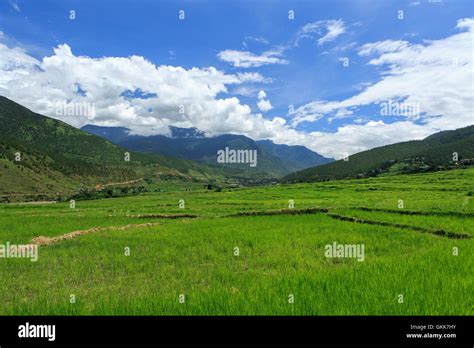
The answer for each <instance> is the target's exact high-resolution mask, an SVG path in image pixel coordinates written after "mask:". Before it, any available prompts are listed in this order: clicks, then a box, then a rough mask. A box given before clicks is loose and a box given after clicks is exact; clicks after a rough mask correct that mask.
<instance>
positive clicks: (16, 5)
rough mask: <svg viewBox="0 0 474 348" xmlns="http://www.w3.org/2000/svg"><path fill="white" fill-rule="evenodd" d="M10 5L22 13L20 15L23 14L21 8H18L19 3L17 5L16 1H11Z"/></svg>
mask: <svg viewBox="0 0 474 348" xmlns="http://www.w3.org/2000/svg"><path fill="white" fill-rule="evenodd" d="M10 5H11V6H12V7H13V9H14V10H15V11H16V12H20V13H21V9H20V6H18V3H17V2H16V1H15V0H10Z"/></svg>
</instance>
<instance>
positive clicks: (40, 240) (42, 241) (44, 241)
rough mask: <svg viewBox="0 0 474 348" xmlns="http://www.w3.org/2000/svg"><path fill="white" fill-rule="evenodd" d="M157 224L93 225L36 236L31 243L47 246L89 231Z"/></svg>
mask: <svg viewBox="0 0 474 348" xmlns="http://www.w3.org/2000/svg"><path fill="white" fill-rule="evenodd" d="M157 225H159V223H158V222H150V223H145V224H130V225H125V226H107V227H92V228H89V229H87V230H78V231H73V232H69V233H66V234H62V235H60V236H56V237H45V236H39V237H35V238H33V239H32V240H31V244H33V245H39V246H47V245H51V244H55V243H59V242H62V241H63V240H68V239H73V238H76V237H78V236H82V235H85V234H89V233H95V232H103V231H113V230H116V231H124V230H129V229H131V228H143V227H153V226H157Z"/></svg>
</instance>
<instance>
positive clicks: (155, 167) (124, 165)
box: [0, 96, 223, 194]
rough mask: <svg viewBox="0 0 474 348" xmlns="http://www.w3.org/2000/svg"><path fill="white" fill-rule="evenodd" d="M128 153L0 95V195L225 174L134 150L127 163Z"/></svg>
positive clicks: (189, 162) (101, 139)
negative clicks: (110, 183)
mask: <svg viewBox="0 0 474 348" xmlns="http://www.w3.org/2000/svg"><path fill="white" fill-rule="evenodd" d="M125 152H127V150H125V149H123V148H121V147H119V146H117V145H114V144H112V143H111V142H109V141H107V140H105V139H103V138H100V137H98V136H95V135H92V134H90V133H87V132H83V131H81V130H79V129H76V128H74V127H72V126H70V125H68V124H66V123H64V122H61V121H58V120H55V119H52V118H49V117H46V116H43V115H40V114H36V113H34V112H32V111H30V110H28V109H27V108H25V107H23V106H21V105H19V104H17V103H15V102H13V101H11V100H9V99H8V98H5V97H2V96H0V193H9V194H16V193H40V192H45V193H49V192H56V191H58V192H64V193H70V192H74V191H75V190H77V189H78V188H79V187H84V186H87V187H91V186H92V187H93V186H95V185H97V184H104V183H109V182H126V181H129V180H135V179H138V178H152V179H155V180H159V179H162V178H169V177H177V178H180V179H185V180H191V179H194V180H196V179H199V180H207V179H210V178H214V179H216V178H222V177H223V174H222V173H221V172H219V171H218V170H216V169H213V168H210V167H209V166H205V165H202V164H199V163H194V162H192V161H188V160H183V159H174V158H168V157H166V156H162V155H158V154H142V153H130V161H126V160H125ZM18 155H19V157H18ZM18 159H19V160H18Z"/></svg>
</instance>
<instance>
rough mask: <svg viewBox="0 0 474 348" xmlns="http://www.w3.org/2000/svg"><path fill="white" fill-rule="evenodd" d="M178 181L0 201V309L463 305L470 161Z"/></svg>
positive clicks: (354, 311) (341, 309)
mask: <svg viewBox="0 0 474 348" xmlns="http://www.w3.org/2000/svg"><path fill="white" fill-rule="evenodd" d="M186 189H187V187H186V184H185V183H183V184H182V185H174V186H173V188H172V189H170V190H166V192H154V193H146V194H142V195H139V196H131V197H122V198H110V199H102V200H92V201H77V202H76V205H75V208H70V204H69V203H68V202H66V203H54V204H8V205H7V204H2V205H0V244H5V243H7V242H9V243H10V244H36V245H39V251H38V260H37V261H36V262H32V261H31V260H30V259H27V258H0V280H1V281H0V315H473V314H474V267H473V266H474V257H473V256H474V253H473V252H474V240H473V238H471V236H472V235H474V203H473V198H474V168H470V169H464V170H452V171H445V172H437V173H428V174H416V175H409V176H403V175H401V176H386V177H379V178H371V179H359V180H348V181H331V182H324V183H307V184H292V185H273V186H262V187H253V188H240V189H224V190H222V192H215V191H210V190H205V189H204V188H200V187H199V186H196V185H194V186H193V187H192V189H191V191H189V190H186ZM180 200H183V201H184V202H183V201H181V207H180ZM183 203H184V207H183ZM292 203H293V204H294V206H293V205H292ZM40 236H42V237H41V238H38V237H40ZM333 243H337V244H344V245H363V246H364V258H363V260H362V261H359V260H358V259H357V258H354V257H327V255H326V253H325V250H326V246H327V245H332V244H333Z"/></svg>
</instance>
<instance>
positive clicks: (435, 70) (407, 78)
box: [291, 18, 474, 155]
mask: <svg viewBox="0 0 474 348" xmlns="http://www.w3.org/2000/svg"><path fill="white" fill-rule="evenodd" d="M456 28H457V29H459V30H461V31H462V32H460V33H457V34H454V35H452V36H450V37H447V38H445V39H440V40H434V41H427V42H425V43H424V44H411V43H409V42H407V41H393V40H386V41H380V42H375V43H370V44H366V45H363V46H362V47H361V48H360V50H359V55H361V56H367V57H369V59H370V58H371V59H370V61H369V64H370V65H374V66H378V67H380V68H381V69H382V72H381V74H382V76H381V79H380V80H379V81H378V82H375V83H373V84H371V85H370V86H367V87H365V88H364V89H363V91H362V92H360V93H359V94H356V95H354V96H353V97H350V98H348V99H345V100H342V101H330V102H327V101H321V100H318V101H314V102H311V103H308V104H306V105H303V106H302V107H300V108H298V109H297V110H296V111H295V114H294V115H293V119H292V121H291V123H292V125H293V126H296V125H298V124H300V123H301V122H311V121H315V120H318V119H320V118H322V117H323V115H325V116H329V115H338V114H339V115H341V110H346V109H347V108H353V107H360V106H367V105H377V104H379V103H384V102H385V103H386V102H387V101H389V100H393V101H397V100H398V101H402V102H403V103H406V104H411V105H417V106H419V108H420V111H421V116H420V117H419V118H418V119H417V121H421V122H417V123H414V122H415V120H414V119H413V117H410V116H408V115H407V116H406V121H399V122H394V123H391V121H392V120H391V119H390V118H388V119H387V121H386V122H382V121H379V122H375V123H373V122H372V123H371V122H369V123H367V124H366V125H351V126H344V127H340V128H339V129H338V131H337V132H336V133H333V134H331V133H318V132H316V133H312V134H313V135H317V136H318V137H322V138H324V139H326V141H330V142H331V143H337V144H338V147H341V148H345V149H346V151H347V152H348V153H354V152H356V151H360V150H362V149H367V148H369V147H371V146H375V145H383V144H387V143H390V142H398V141H403V140H408V139H420V138H422V137H424V136H427V135H429V134H432V133H434V132H437V131H439V130H446V129H456V128H460V127H465V126H468V125H472V124H474V116H473V114H472V111H473V110H474V99H473V97H472V96H473V95H474V86H473V83H472V81H474V66H473V59H472V56H473V41H472V40H473V33H474V19H470V18H467V19H462V20H459V21H458V23H457V26H456ZM347 116H348V115H345V117H347ZM349 116H350V115H349ZM330 117H331V116H330ZM397 129H398V131H396V130H397ZM367 130H369V131H368V132H367ZM370 134H374V136H372V135H370ZM392 136H393V138H391V137H392ZM331 139H332V140H331ZM320 150H321V149H320ZM323 151H331V150H330V149H327V150H323ZM323 153H324V152H323ZM330 153H333V154H335V155H338V154H339V155H340V154H341V152H340V151H338V150H333V151H331V152H330Z"/></svg>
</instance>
